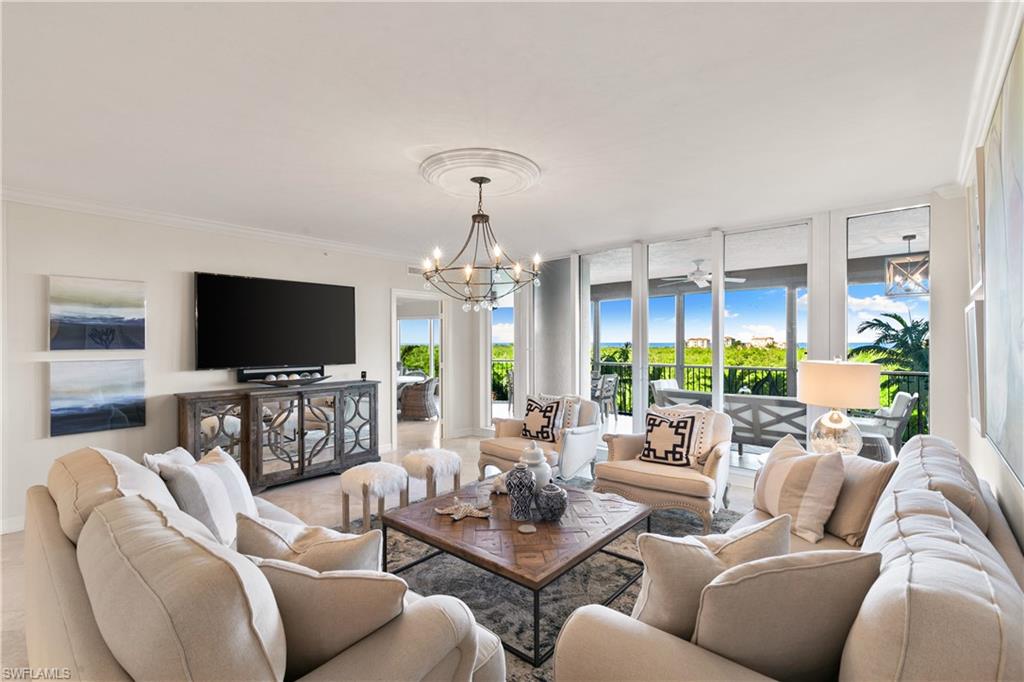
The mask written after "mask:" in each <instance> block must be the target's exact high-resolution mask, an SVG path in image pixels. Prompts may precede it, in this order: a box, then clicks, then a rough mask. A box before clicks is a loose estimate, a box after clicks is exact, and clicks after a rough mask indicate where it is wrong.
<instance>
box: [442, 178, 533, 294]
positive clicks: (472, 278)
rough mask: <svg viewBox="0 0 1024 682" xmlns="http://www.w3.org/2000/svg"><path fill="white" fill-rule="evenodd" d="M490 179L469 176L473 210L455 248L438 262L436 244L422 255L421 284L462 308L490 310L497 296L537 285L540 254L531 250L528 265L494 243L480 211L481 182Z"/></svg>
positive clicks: (489, 222)
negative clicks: (461, 240)
mask: <svg viewBox="0 0 1024 682" xmlns="http://www.w3.org/2000/svg"><path fill="white" fill-rule="evenodd" d="M490 181H491V180H490V178H485V177H482V176H477V177H474V178H470V182H475V183H476V184H477V186H478V187H477V206H476V213H474V214H473V223H472V224H471V225H470V228H469V234H468V235H467V236H466V241H465V243H464V244H463V245H462V248H461V249H459V252H458V253H457V254H455V256H453V257H452V258H451V259H449V260H448V261H447V262H442V260H441V249H440V247H436V248H435V249H434V253H433V254H432V257H431V258H424V259H423V278H424V279H425V280H426V283H425V284H424V287H425V288H427V289H429V288H430V287H433V288H435V289H437V290H438V291H440V292H441V293H443V294H446V295H448V296H451V297H452V298H455V299H458V300H460V301H463V303H462V309H463V310H464V311H466V312H469V311H470V310H473V311H477V312H479V311H480V310H491V309H492V308H494V307H496V306H497V302H498V299H499V298H504V297H505V296H508V295H509V294H512V293H514V292H516V291H518V290H519V289H521V288H523V287H525V286H527V285H528V284H531V283H532V284H533V285H534V286H540V254H534V256H533V260H532V262H531V263H530V264H529V266H524V265H523V264H522V263H520V262H519V261H517V260H513V259H512V258H509V256H508V255H507V254H506V253H505V251H504V250H503V249H502V248H501V246H500V245H499V244H498V238H497V237H496V236H495V235H494V230H493V229H492V228H491V217H490V216H489V215H487V214H486V213H484V185H486V184H487V183H489V182H490Z"/></svg>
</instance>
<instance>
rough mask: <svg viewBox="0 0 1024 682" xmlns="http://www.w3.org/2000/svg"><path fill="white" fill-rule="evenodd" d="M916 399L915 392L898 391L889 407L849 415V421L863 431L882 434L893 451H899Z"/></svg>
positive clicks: (915, 405)
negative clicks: (863, 413) (865, 414)
mask: <svg viewBox="0 0 1024 682" xmlns="http://www.w3.org/2000/svg"><path fill="white" fill-rule="evenodd" d="M917 401H918V395H917V393H914V394H910V393H907V392H906V391H900V392H899V393H897V394H896V395H895V396H894V397H893V399H892V404H891V405H890V406H889V407H883V408H881V409H879V410H876V411H875V413H874V414H871V415H868V416H857V415H854V416H851V417H850V421H852V422H853V423H854V424H856V425H857V426H859V427H860V430H861V432H863V433H877V434H878V435H880V436H883V437H884V438H885V439H886V440H887V441H889V444H890V445H892V449H893V452H899V451H900V448H901V447H903V432H904V431H905V430H906V428H907V424H909V423H910V417H911V416H912V415H913V414H914V408H915V407H917Z"/></svg>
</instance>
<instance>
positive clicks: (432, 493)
mask: <svg viewBox="0 0 1024 682" xmlns="http://www.w3.org/2000/svg"><path fill="white" fill-rule="evenodd" d="M434 497H437V480H436V479H435V478H434V467H427V498H434Z"/></svg>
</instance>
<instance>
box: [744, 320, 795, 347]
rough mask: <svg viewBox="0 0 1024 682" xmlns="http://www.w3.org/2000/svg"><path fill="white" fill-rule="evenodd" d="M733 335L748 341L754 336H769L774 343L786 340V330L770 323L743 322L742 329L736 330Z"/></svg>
mask: <svg viewBox="0 0 1024 682" xmlns="http://www.w3.org/2000/svg"><path fill="white" fill-rule="evenodd" d="M735 336H736V338H737V339H739V340H740V341H750V339H752V338H754V337H755V336H771V337H772V338H774V339H775V341H776V343H782V342H784V341H785V340H786V332H785V331H784V330H781V329H777V328H776V327H774V326H772V325H770V324H745V325H743V327H742V331H740V332H737V333H736V335H735Z"/></svg>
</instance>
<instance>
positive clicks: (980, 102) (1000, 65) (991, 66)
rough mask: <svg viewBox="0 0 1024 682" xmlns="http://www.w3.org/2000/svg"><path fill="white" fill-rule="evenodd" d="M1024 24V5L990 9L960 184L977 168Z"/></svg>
mask: <svg viewBox="0 0 1024 682" xmlns="http://www.w3.org/2000/svg"><path fill="white" fill-rule="evenodd" d="M1022 23H1024V2H1021V1H1020V0H1016V1H1015V2H997V3H992V4H991V5H990V6H989V11H988V18H987V19H986V22H985V32H984V34H983V35H982V42H981V53H980V54H979V55H978V65H977V69H976V70H975V73H974V85H973V86H972V87H971V99H970V108H969V109H968V111H967V126H966V128H965V129H964V138H963V141H962V143H961V145H960V159H959V166H958V168H959V178H958V179H959V182H960V184H961V185H966V184H967V182H968V179H969V178H970V176H971V170H972V169H973V168H974V150H975V149H976V148H977V147H980V146H981V145H983V144H984V143H985V134H986V132H987V131H988V125H989V122H990V121H991V120H992V113H993V112H994V111H995V108H996V102H997V101H998V100H999V92H1000V90H1002V88H1003V80H1004V79H1005V77H1006V70H1007V69H1008V68H1009V66H1010V59H1011V58H1012V57H1013V49H1014V47H1015V46H1016V44H1017V37H1018V35H1019V34H1020V30H1021V24H1022Z"/></svg>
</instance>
